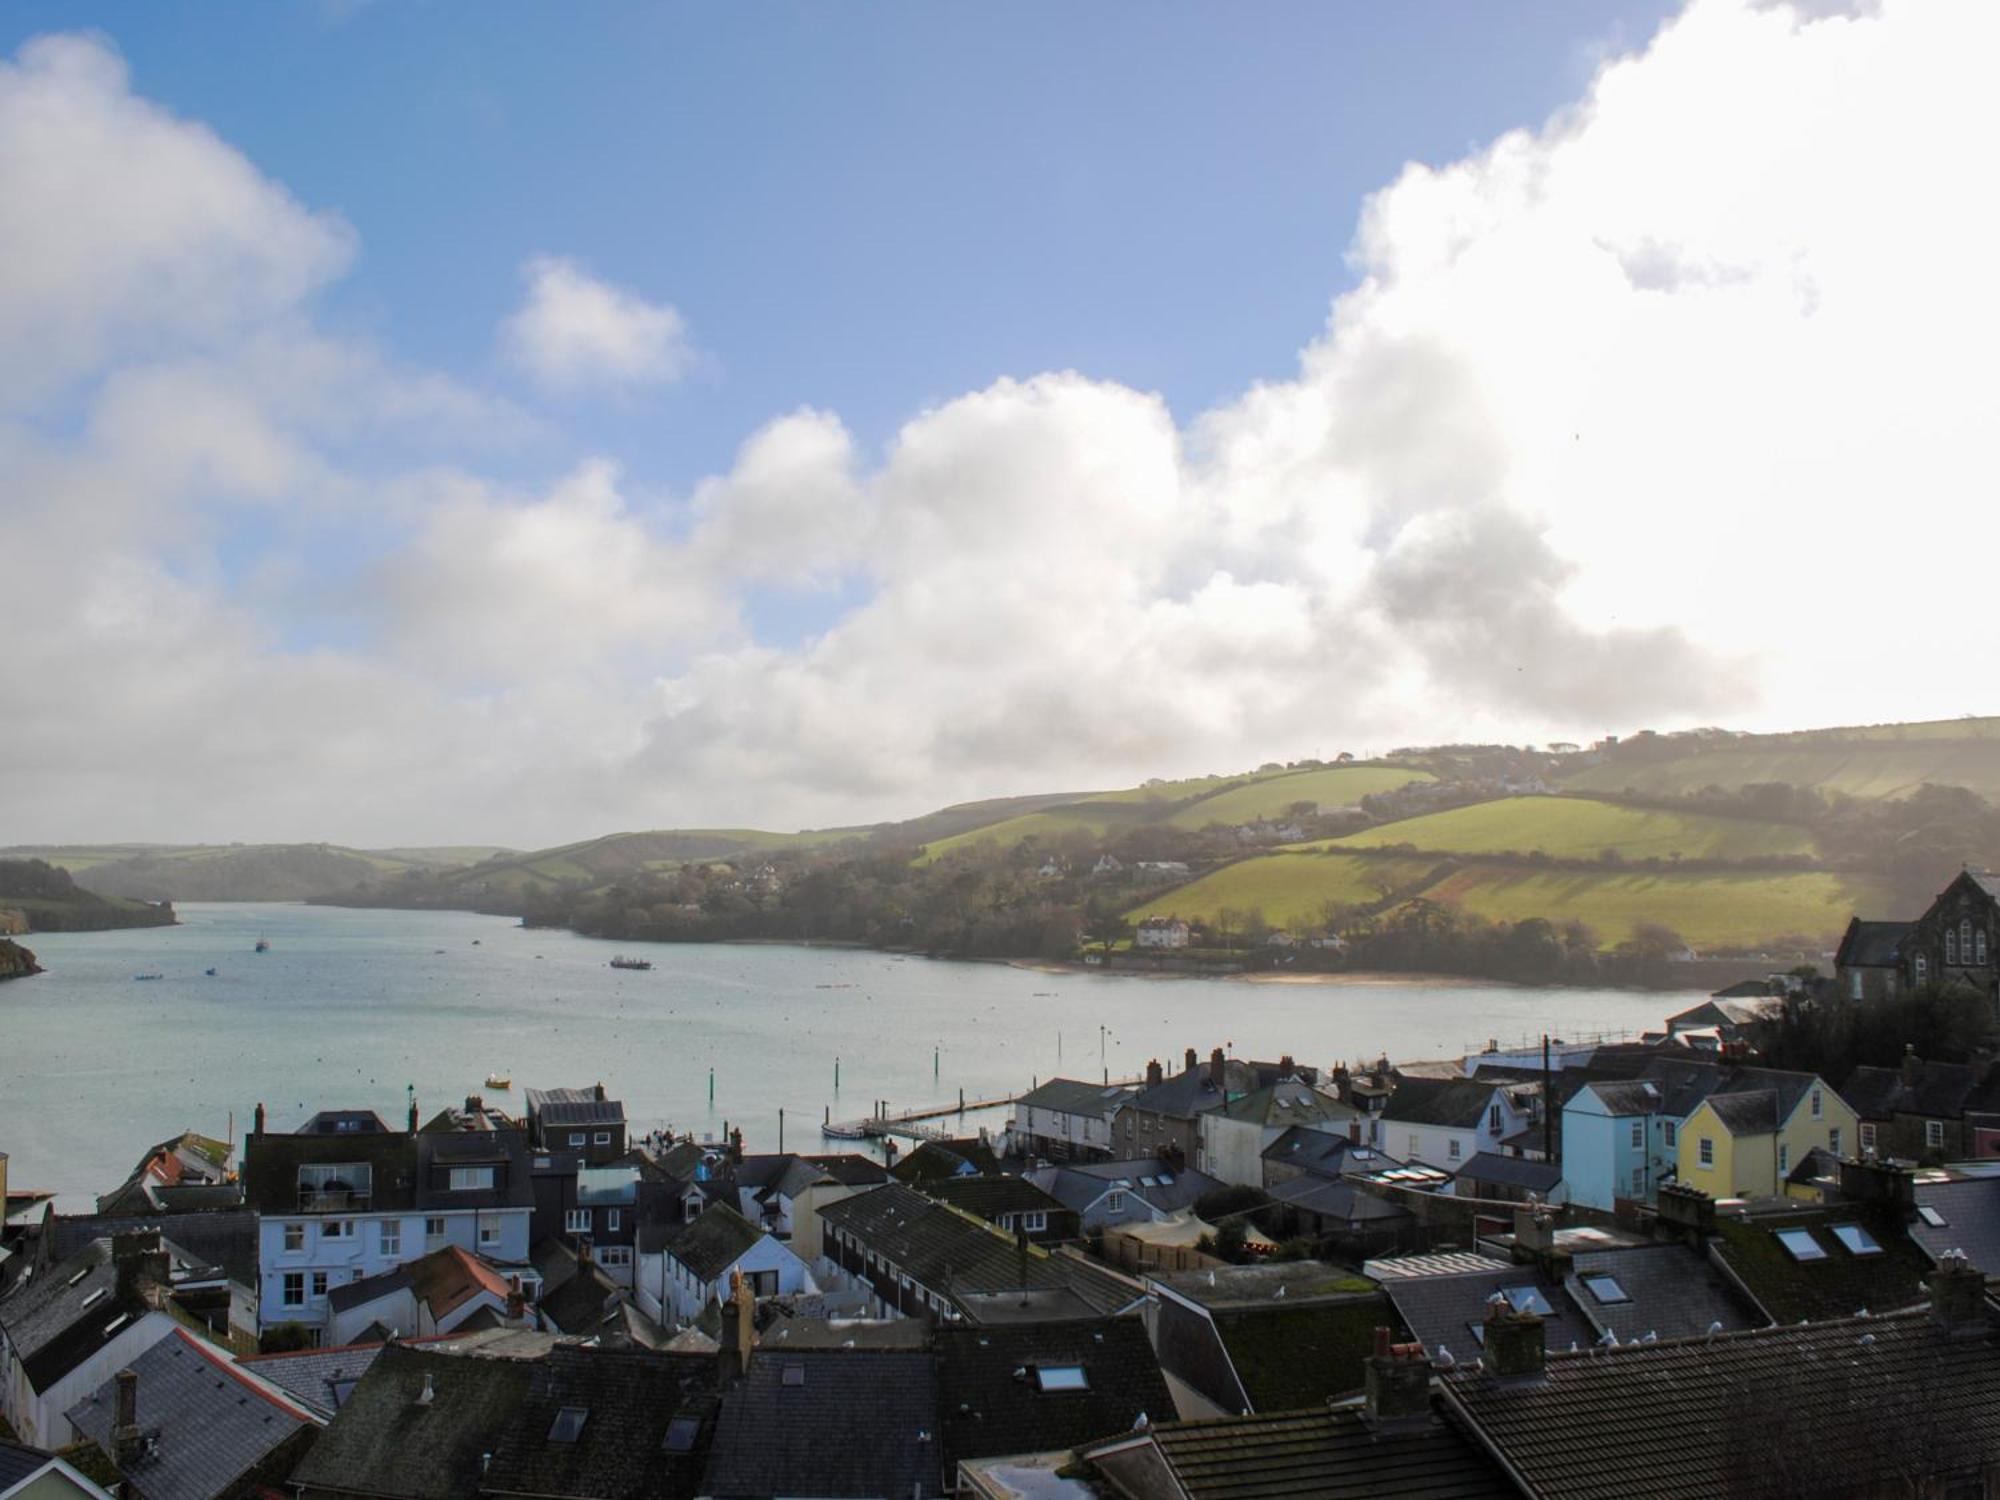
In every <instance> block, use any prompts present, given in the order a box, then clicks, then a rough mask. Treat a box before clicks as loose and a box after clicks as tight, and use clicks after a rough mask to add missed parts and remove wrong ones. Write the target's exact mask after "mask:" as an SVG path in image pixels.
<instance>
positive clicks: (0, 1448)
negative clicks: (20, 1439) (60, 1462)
mask: <svg viewBox="0 0 2000 1500" xmlns="http://www.w3.org/2000/svg"><path fill="white" fill-rule="evenodd" d="M55 1457H56V1456H55V1455H54V1454H53V1453H44V1452H43V1451H42V1450H41V1449H40V1448H29V1447H26V1446H24V1445H23V1444H21V1443H10V1442H7V1441H6V1440H5V1439H4V1438H0V1490H11V1489H12V1488H14V1486H15V1485H17V1484H19V1483H20V1482H21V1481H22V1480H24V1479H26V1478H27V1477H28V1476H29V1475H30V1474H39V1473H40V1472H41V1471H42V1470H43V1469H45V1468H47V1467H48V1466H49V1465H50V1464H52V1463H54V1462H55Z"/></svg>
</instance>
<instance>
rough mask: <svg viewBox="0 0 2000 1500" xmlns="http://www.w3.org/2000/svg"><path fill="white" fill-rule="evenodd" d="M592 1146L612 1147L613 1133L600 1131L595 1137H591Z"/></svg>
mask: <svg viewBox="0 0 2000 1500" xmlns="http://www.w3.org/2000/svg"><path fill="white" fill-rule="evenodd" d="M590 1144H591V1145H593V1146H608V1145H610V1144H611V1132H610V1131H608V1130H600V1131H598V1132H597V1133H596V1134H594V1135H593V1136H591V1138H590Z"/></svg>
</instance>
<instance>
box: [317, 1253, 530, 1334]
mask: <svg viewBox="0 0 2000 1500" xmlns="http://www.w3.org/2000/svg"><path fill="white" fill-rule="evenodd" d="M525 1292H526V1286H525V1283H523V1284H522V1287H521V1288H520V1289H519V1290H517V1289H516V1287H515V1286H514V1285H513V1284H511V1283H510V1282H509V1280H508V1279H507V1278H506V1277H505V1276H502V1275H501V1274H500V1272H499V1271H498V1270H497V1269H496V1268H494V1267H493V1266H490V1265H488V1264H487V1263H486V1262H485V1261H483V1260H481V1259H480V1258H479V1257H478V1256H476V1255H474V1254H473V1253H472V1252H471V1251H469V1250H466V1249H463V1248H462V1247H460V1246H458V1245H446V1246H445V1247H444V1248H443V1249H442V1250H434V1251H432V1252H431V1253H430V1254H429V1255H426V1256H424V1257H423V1258H422V1259H421V1260H415V1261H412V1262H411V1263H410V1264H409V1265H407V1266H398V1267H397V1268H396V1269H395V1270H393V1271H386V1272H384V1273H383V1274H382V1275H380V1276H370V1277H368V1278H366V1279H365V1280H362V1281H350V1282H348V1283H346V1284H345V1285H343V1286H337V1287H335V1288H334V1289H333V1290H332V1291H331V1292H329V1293H328V1294H327V1323H326V1330H325V1339H326V1342H327V1344H329V1345H335V1344H353V1343H359V1342H361V1341H362V1335H363V1334H365V1333H366V1332H367V1331H368V1330H369V1329H370V1328H371V1327H373V1326H375V1325H378V1324H379V1325H380V1326H381V1327H382V1328H384V1329H387V1330H389V1331H390V1332H392V1333H395V1334H397V1335H399V1336H401V1337H403V1338H428V1337H430V1336H431V1335H432V1334H440V1333H450V1332H452V1331H453V1330H454V1329H456V1328H458V1327H459V1326H460V1325H461V1324H463V1323H465V1322H466V1321H467V1320H469V1319H470V1318H472V1317H473V1316H474V1315H475V1314H476V1313H479V1312H481V1311H490V1312H491V1314H492V1316H493V1317H494V1318H497V1319H499V1320H500V1321H501V1322H504V1323H512V1324H516V1325H519V1326H523V1327H525V1326H526V1323H527V1307H526V1303H525V1300H524V1298H525Z"/></svg>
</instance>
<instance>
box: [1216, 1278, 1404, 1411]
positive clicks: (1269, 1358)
mask: <svg viewBox="0 0 2000 1500" xmlns="http://www.w3.org/2000/svg"><path fill="white" fill-rule="evenodd" d="M1387 1314H1388V1308H1387V1306H1386V1305H1385V1304H1384V1302H1383V1300H1382V1298H1381V1297H1380V1296H1379V1295H1375V1294H1366V1295H1359V1296H1353V1297H1344V1298H1340V1299H1338V1300H1335V1301H1331V1302H1304V1303H1299V1304H1292V1303H1290V1302H1289V1300H1287V1301H1285V1302H1273V1303H1270V1304H1268V1305H1266V1306H1263V1307H1254V1308H1252V1307H1231V1308H1218V1309H1215V1310H1213V1311H1212V1313H1211V1317H1212V1318H1213V1319H1214V1322H1215V1331H1216V1333H1217V1334H1219V1335H1220V1336H1221V1338H1222V1346H1223V1348H1225V1349H1226V1350H1228V1351H1229V1362H1230V1364H1232V1365H1233V1366H1234V1367H1235V1369H1236V1378H1237V1380H1238V1381H1240V1382H1241V1383H1242V1386H1243V1390H1244V1393H1245V1394H1246V1395H1247V1396H1248V1397H1249V1398H1250V1407H1251V1410H1253V1411H1283V1410H1285V1409H1286V1408H1288V1407H1294V1406H1304V1405H1306V1404H1307V1403H1308V1402H1312V1401H1324V1400H1327V1399H1329V1398H1330V1397H1334V1396H1342V1395H1346V1394H1347V1393H1349V1392H1351V1391H1357V1390H1359V1389H1361V1386H1362V1383H1363V1382H1364V1380H1365V1379H1366V1365H1365V1363H1364V1361H1365V1360H1366V1359H1367V1356H1368V1354H1369V1351H1370V1350H1371V1349H1372V1348H1373V1346H1374V1335H1375V1329H1376V1328H1377V1327H1379V1326H1381V1325H1383V1324H1384V1323H1386V1322H1387V1321H1388V1317H1387Z"/></svg>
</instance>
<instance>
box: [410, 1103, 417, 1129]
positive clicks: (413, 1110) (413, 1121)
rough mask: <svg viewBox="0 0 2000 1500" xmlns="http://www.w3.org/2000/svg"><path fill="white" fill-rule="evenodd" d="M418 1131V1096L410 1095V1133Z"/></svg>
mask: <svg viewBox="0 0 2000 1500" xmlns="http://www.w3.org/2000/svg"><path fill="white" fill-rule="evenodd" d="M416 1133H417V1096H416V1095H415V1094H412V1095H410V1134H411V1135H415V1134H416Z"/></svg>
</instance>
